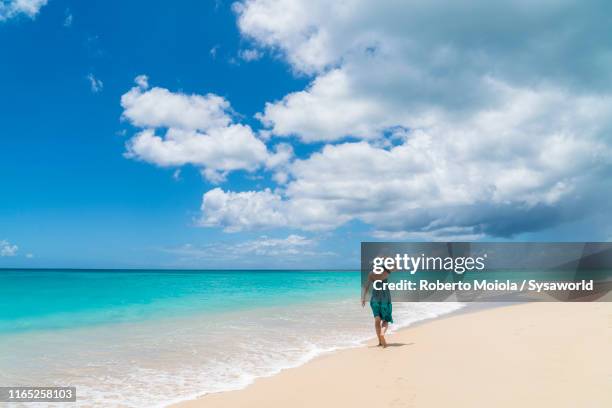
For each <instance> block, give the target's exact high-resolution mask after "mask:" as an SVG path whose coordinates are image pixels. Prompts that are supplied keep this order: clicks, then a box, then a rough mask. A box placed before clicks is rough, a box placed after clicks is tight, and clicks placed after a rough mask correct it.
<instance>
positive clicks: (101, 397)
mask: <svg viewBox="0 0 612 408" xmlns="http://www.w3.org/2000/svg"><path fill="white" fill-rule="evenodd" d="M359 286H360V276H359V273H358V272H356V271H355V272H345V271H168V270H164V271H119V270H117V271H90V270H83V271H80V270H69V271H68V270H37V271H31V270H14V271H12V270H3V271H0V350H2V352H0V385H65V386H68V385H70V386H76V387H77V395H78V399H79V401H80V402H82V403H83V404H85V405H93V406H108V405H123V406H164V405H167V404H169V403H171V402H175V401H180V400H183V399H189V398H193V397H195V396H198V395H202V394H204V393H208V392H219V391H226V390H232V389H239V388H242V387H244V386H246V385H248V384H249V383H250V382H252V381H253V380H254V379H256V378H257V377H261V376H269V375H273V374H274V373H276V372H278V371H279V370H281V369H284V368H289V367H294V366H297V365H300V364H302V363H304V362H306V361H308V360H309V359H311V358H313V357H316V356H317V355H319V354H321V353H324V352H328V351H332V350H335V349H338V348H345V347H352V346H356V345H359V344H361V343H362V342H363V341H364V340H366V339H368V338H371V337H372V328H371V326H372V322H371V316H370V311H369V309H368V308H366V309H362V308H361V306H360V305H359V296H360V287H359ZM459 307H460V305H457V304H451V303H437V304H426V303H418V304H396V305H395V320H396V324H395V327H396V328H397V327H402V326H406V325H409V324H411V323H413V322H416V321H419V320H423V319H427V318H432V317H436V316H438V315H441V314H445V313H448V312H451V311H453V310H456V309H457V308H459Z"/></svg>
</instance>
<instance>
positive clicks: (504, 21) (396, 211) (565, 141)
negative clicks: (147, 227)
mask: <svg viewBox="0 0 612 408" xmlns="http://www.w3.org/2000/svg"><path fill="white" fill-rule="evenodd" d="M603 10H607V12H604V11H603ZM234 11H235V12H236V14H237V17H238V26H239V28H240V30H241V33H242V34H243V35H244V36H245V37H246V38H248V39H250V40H251V41H252V42H254V43H255V45H256V46H258V47H261V48H269V49H271V50H273V51H275V52H277V53H279V54H280V55H281V56H283V57H284V58H285V59H286V61H287V62H288V63H289V64H290V65H291V67H292V69H293V70H294V71H295V72H296V73H297V74H298V75H306V76H309V77H311V78H312V80H311V83H310V84H309V85H308V86H307V87H306V88H305V89H304V90H301V91H296V92H292V93H289V94H287V95H285V96H284V97H282V98H280V99H279V100H277V101H272V102H269V103H267V104H266V105H265V107H264V110H263V112H261V113H260V114H259V115H258V118H259V119H260V121H261V122H262V123H263V125H264V126H265V127H266V128H267V130H269V132H268V133H265V134H266V135H267V136H268V137H270V136H271V137H274V136H276V137H289V136H294V137H297V138H298V139H299V140H301V141H302V142H306V143H313V142H323V143H327V144H325V145H323V147H322V149H321V150H320V151H317V152H315V153H313V154H312V155H311V156H310V157H307V158H303V159H301V160H296V161H294V162H293V163H292V164H290V165H289V166H287V168H286V171H285V172H284V173H282V175H283V177H281V181H282V188H278V189H277V190H275V191H270V190H265V191H250V192H232V191H223V190H220V189H219V190H216V191H214V193H213V194H211V193H212V192H209V193H206V194H205V195H204V200H203V204H202V211H203V223H204V224H205V225H219V226H222V227H224V228H225V229H226V230H228V231H234V230H242V229H248V228H261V227H264V226H265V224H266V220H270V222H268V223H267V224H268V226H270V227H274V226H278V225H279V224H282V225H285V226H293V227H298V228H303V229H318V228H321V229H330V228H335V227H337V226H338V225H342V224H343V223H346V222H348V221H351V220H359V221H362V222H365V223H367V224H370V225H372V226H373V227H374V233H375V234H376V235H377V236H379V237H398V238H399V237H410V236H412V237H432V238H436V237H449V236H453V235H455V236H458V237H471V238H474V237H481V236H484V235H490V236H508V235H512V234H514V233H518V232H524V231H535V230H539V229H542V228H547V227H551V226H554V225H556V224H558V223H561V222H564V221H568V220H575V219H578V218H580V217H582V216H584V215H585V214H587V213H589V212H590V211H591V210H592V209H596V208H597V207H600V206H599V205H598V202H600V200H596V199H595V198H594V197H595V196H596V195H598V194H600V192H601V191H602V190H603V191H606V189H605V185H604V184H605V182H604V181H603V180H605V179H606V177H607V176H609V174H610V171H611V167H610V165H611V164H612V163H611V160H610V157H611V154H610V153H611V150H612V149H611V141H610V137H609V135H610V134H611V133H612V119H611V118H612V115H611V114H612V104H611V103H610V102H611V101H612V70H610V67H611V65H612V64H611V63H610V58H609V56H610V55H612V44H611V43H610V42H609V41H608V38H609V35H608V34H609V29H604V31H605V32H606V35H602V32H601V31H600V28H601V27H609V24H607V23H606V18H607V17H606V16H607V15H609V12H610V6H609V5H608V4H606V3H605V2H601V1H597V0H593V1H586V2H584V1H578V0H566V1H561V2H549V1H545V2H539V3H537V4H535V3H533V2H525V1H522V0H505V1H500V2H495V3H491V2H489V1H485V0H474V1H470V2H469V3H467V4H466V3H462V2H454V1H450V0H434V1H424V0H408V1H405V2H368V1H365V0H347V1H342V2H334V3H329V2H326V1H323V0H309V1H306V0H246V1H242V2H240V3H238V4H237V5H235V6H234ZM261 133H264V132H261ZM359 140H362V141H359ZM208 194H211V196H214V198H215V200H214V203H215V205H210V204H211V202H209V201H207V198H209V196H208ZM264 203H269V204H270V206H269V207H268V206H267V204H264ZM258 206H265V207H266V208H267V209H268V213H267V214H266V217H263V218H262V219H259V220H251V219H250V217H251V215H252V216H253V217H254V218H256V215H255V214H252V212H251V211H249V209H251V208H254V207H255V208H256V207H258ZM243 208H244V209H245V210H244V211H243V210H242V209H243Z"/></svg>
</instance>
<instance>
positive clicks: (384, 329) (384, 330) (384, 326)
mask: <svg viewBox="0 0 612 408" xmlns="http://www.w3.org/2000/svg"><path fill="white" fill-rule="evenodd" d="M388 328H389V322H385V321H383V322H382V324H381V330H380V336H379V337H378V339H379V340H378V341H379V342H380V344H381V345H382V346H383V347H387V341H386V340H385V334H387V329H388Z"/></svg>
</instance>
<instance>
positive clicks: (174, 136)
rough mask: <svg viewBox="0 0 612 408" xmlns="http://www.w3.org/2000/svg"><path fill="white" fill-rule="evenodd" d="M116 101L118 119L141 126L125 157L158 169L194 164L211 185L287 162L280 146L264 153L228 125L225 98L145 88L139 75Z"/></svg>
mask: <svg viewBox="0 0 612 408" xmlns="http://www.w3.org/2000/svg"><path fill="white" fill-rule="evenodd" d="M135 82H136V84H137V86H135V87H133V88H132V89H131V90H130V91H128V92H127V93H125V94H124V95H123V96H122V97H121V106H122V107H123V109H124V111H123V114H122V117H123V118H124V119H125V120H127V121H129V122H130V123H131V124H132V125H134V126H136V127H139V128H142V130H141V131H139V132H138V133H136V135H135V136H133V137H132V138H131V139H130V140H129V141H128V142H127V144H126V148H127V152H126V156H127V157H129V158H134V159H139V160H143V161H146V162H149V163H153V164H156V165H158V166H164V167H170V166H172V167H180V166H183V165H186V164H191V165H195V166H198V167H200V168H201V169H202V174H203V175H204V176H205V177H206V178H207V179H208V180H210V181H211V182H215V183H218V182H221V181H223V180H224V179H225V176H226V175H227V173H228V172H230V171H234V170H246V171H255V170H256V169H258V168H260V167H267V168H274V167H280V166H282V164H283V163H284V162H286V161H288V160H290V159H291V157H290V156H291V154H292V151H288V150H287V148H286V147H284V145H283V144H279V146H277V147H276V152H274V151H269V150H268V148H267V146H266V145H265V143H263V142H262V141H261V140H260V139H258V138H257V137H256V136H255V134H254V133H253V131H252V129H251V128H250V127H249V126H247V125H243V124H239V123H234V121H233V119H232V115H231V107H230V104H229V102H228V101H227V100H225V99H224V98H222V97H220V96H218V95H214V94H207V95H197V94H193V95H187V94H184V93H180V92H171V91H169V90H168V89H165V88H159V87H154V88H150V87H149V81H148V78H147V77H146V76H145V75H140V76H138V77H136V79H135Z"/></svg>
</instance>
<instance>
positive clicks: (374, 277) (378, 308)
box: [361, 269, 393, 348]
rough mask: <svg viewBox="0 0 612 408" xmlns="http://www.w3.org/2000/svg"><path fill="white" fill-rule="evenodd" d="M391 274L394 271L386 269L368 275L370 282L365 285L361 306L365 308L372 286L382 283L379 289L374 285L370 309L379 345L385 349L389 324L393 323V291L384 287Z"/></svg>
mask: <svg viewBox="0 0 612 408" xmlns="http://www.w3.org/2000/svg"><path fill="white" fill-rule="evenodd" d="M391 272H392V271H391V270H389V269H385V270H384V271H383V272H382V273H380V274H375V273H373V272H370V273H369V274H368V280H367V281H366V282H365V284H364V285H363V291H362V294H361V306H362V307H364V306H365V302H366V296H367V294H368V289H369V288H370V285H373V284H374V282H375V281H380V283H377V284H376V286H377V287H378V288H379V289H376V287H374V285H373V287H372V296H371V297H370V307H371V308H372V313H373V314H374V329H375V330H376V337H378V345H379V346H382V347H383V348H386V347H387V341H386V340H385V334H386V333H387V329H388V328H389V323H393V316H392V311H393V307H392V305H391V291H389V288H388V287H387V285H384V284H385V283H387V278H389V275H390V274H391Z"/></svg>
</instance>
